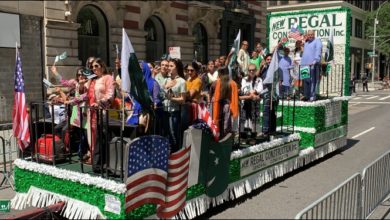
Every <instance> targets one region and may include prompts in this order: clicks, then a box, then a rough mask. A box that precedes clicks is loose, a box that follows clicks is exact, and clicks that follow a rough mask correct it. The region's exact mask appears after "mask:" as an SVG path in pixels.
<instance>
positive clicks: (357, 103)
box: [349, 102, 360, 107]
mask: <svg viewBox="0 0 390 220" xmlns="http://www.w3.org/2000/svg"><path fill="white" fill-rule="evenodd" d="M349 103H350V104H351V103H352V102H349ZM359 104H360V102H354V103H352V105H349V106H350V107H351V106H355V105H359Z"/></svg>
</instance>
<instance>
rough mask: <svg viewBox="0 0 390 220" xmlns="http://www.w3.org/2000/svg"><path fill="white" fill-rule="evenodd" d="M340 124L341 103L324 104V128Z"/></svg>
mask: <svg viewBox="0 0 390 220" xmlns="http://www.w3.org/2000/svg"><path fill="white" fill-rule="evenodd" d="M340 122H341V101H337V102H331V103H326V104H325V127H329V126H332V125H335V124H339V123H340Z"/></svg>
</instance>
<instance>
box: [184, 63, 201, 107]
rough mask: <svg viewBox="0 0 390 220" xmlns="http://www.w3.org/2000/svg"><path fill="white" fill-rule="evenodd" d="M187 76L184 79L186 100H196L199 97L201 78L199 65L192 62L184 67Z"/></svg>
mask: <svg viewBox="0 0 390 220" xmlns="http://www.w3.org/2000/svg"><path fill="white" fill-rule="evenodd" d="M184 69H185V71H186V72H187V74H188V76H189V78H188V80H187V81H186V88H187V101H190V102H198V101H199V100H200V98H201V94H200V93H201V89H202V80H201V79H200V78H199V74H198V73H199V70H200V66H199V65H198V64H197V63H196V62H192V63H191V64H188V65H186V66H185V67H184Z"/></svg>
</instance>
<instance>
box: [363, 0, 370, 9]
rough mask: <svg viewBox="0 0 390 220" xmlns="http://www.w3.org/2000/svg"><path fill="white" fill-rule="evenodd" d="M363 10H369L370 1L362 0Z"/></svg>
mask: <svg viewBox="0 0 390 220" xmlns="http://www.w3.org/2000/svg"><path fill="white" fill-rule="evenodd" d="M364 10H366V11H371V1H365V2H364Z"/></svg>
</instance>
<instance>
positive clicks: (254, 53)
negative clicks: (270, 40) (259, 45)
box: [249, 50, 263, 75]
mask: <svg viewBox="0 0 390 220" xmlns="http://www.w3.org/2000/svg"><path fill="white" fill-rule="evenodd" d="M251 55H252V56H251V59H250V60H249V63H251V64H255V66H256V75H258V72H259V71H260V63H261V61H262V60H263V59H262V57H261V56H259V54H258V53H257V51H256V50H254V51H252V54H251Z"/></svg>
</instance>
